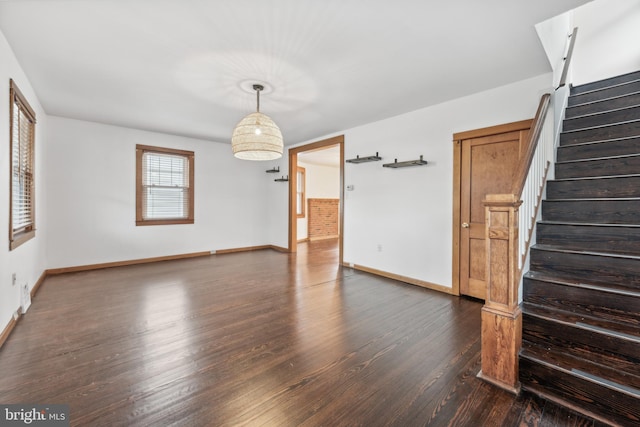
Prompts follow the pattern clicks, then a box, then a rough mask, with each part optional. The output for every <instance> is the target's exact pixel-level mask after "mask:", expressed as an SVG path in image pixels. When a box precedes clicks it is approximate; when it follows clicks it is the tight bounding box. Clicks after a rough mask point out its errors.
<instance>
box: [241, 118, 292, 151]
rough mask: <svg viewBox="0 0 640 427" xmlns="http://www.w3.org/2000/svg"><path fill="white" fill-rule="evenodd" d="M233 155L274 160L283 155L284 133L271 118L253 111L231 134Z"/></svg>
mask: <svg viewBox="0 0 640 427" xmlns="http://www.w3.org/2000/svg"><path fill="white" fill-rule="evenodd" d="M231 148H232V149H233V155H234V156H236V157H237V158H239V159H243V160H273V159H279V158H280V157H282V150H283V143H282V133H281V132H280V128H278V125H276V124H275V123H274V121H273V120H271V118H270V117H269V116H267V115H265V114H262V113H251V114H249V115H248V116H246V117H245V118H244V119H242V120H240V123H238V124H237V125H236V128H235V129H234V130H233V135H232V136H231Z"/></svg>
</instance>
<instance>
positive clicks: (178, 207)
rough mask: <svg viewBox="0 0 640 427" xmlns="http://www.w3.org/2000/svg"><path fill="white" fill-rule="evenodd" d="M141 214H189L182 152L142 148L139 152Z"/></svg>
mask: <svg viewBox="0 0 640 427" xmlns="http://www.w3.org/2000/svg"><path fill="white" fill-rule="evenodd" d="M142 188H143V197H142V218H143V219H144V220H154V219H160V220H161V219H186V218H188V217H189V206H190V203H191V201H190V200H189V195H190V191H189V159H188V157H186V156H182V155H173V154H165V153H154V152H145V153H143V155H142Z"/></svg>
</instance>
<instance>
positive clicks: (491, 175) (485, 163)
mask: <svg viewBox="0 0 640 427" xmlns="http://www.w3.org/2000/svg"><path fill="white" fill-rule="evenodd" d="M523 123H524V125H526V127H525V128H524V129H516V130H510V128H509V127H506V128H505V127H504V126H509V125H503V126H498V127H494V128H490V129H493V131H491V130H490V129H484V131H487V132H490V133H489V134H485V135H483V134H482V133H483V132H480V131H483V130H479V131H472V132H465V133H464V134H458V135H459V136H468V137H466V138H462V139H458V140H457V143H458V144H459V147H460V148H459V154H460V158H459V174H460V175H459V176H460V178H459V179H460V189H459V197H460V199H459V207H460V209H459V213H458V215H455V216H457V217H458V221H459V224H458V227H459V230H458V233H455V234H458V236H459V260H458V263H457V264H458V266H459V292H460V294H462V295H469V296H472V297H475V298H481V299H485V297H486V289H487V286H486V281H485V273H486V255H485V252H486V243H485V209H484V205H483V203H482V201H483V200H484V198H485V196H486V195H487V194H504V193H510V192H511V187H512V185H513V175H514V172H515V170H516V167H517V165H518V160H519V158H520V157H521V155H522V153H523V152H524V150H525V146H524V145H525V144H526V137H527V134H528V129H529V126H530V121H529V120H527V121H525V122H518V124H519V126H515V127H516V128H517V127H523ZM511 125H515V124H511ZM504 129H507V131H504V132H501V133H491V132H495V131H496V130H504ZM474 132H475V133H474ZM465 134H466V135H465ZM454 227H455V224H454Z"/></svg>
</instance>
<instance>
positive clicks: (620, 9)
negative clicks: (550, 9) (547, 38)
mask: <svg viewBox="0 0 640 427" xmlns="http://www.w3.org/2000/svg"><path fill="white" fill-rule="evenodd" d="M573 15H574V23H575V25H576V26H577V27H578V28H579V30H578V38H577V39H576V47H575V50H574V56H573V61H572V68H573V80H572V82H573V84H574V85H579V84H583V83H589V82H592V81H596V80H600V79H604V78H607V77H612V76H616V75H619V74H624V73H630V72H633V71H638V70H640V47H639V46H640V0H596V1H593V2H590V3H587V4H585V5H584V6H581V7H579V8H577V9H575V10H574V11H573Z"/></svg>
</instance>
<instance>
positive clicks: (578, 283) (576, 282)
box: [524, 271, 640, 299]
mask: <svg viewBox="0 0 640 427" xmlns="http://www.w3.org/2000/svg"><path fill="white" fill-rule="evenodd" d="M524 277H526V278H531V279H534V280H540V281H545V282H552V283H558V284H561V285H565V286H573V287H580V288H586V289H593V290H596V291H600V292H610V293H615V294H619V295H624V296H628V297H633V298H639V299H640V291H634V290H633V289H629V288H625V287H621V286H617V285H614V284H606V285H603V284H602V283H588V282H585V281H584V280H580V279H572V278H567V277H558V276H553V275H550V274H545V273H540V272H538V271H528V272H527V273H526V274H525V275H524Z"/></svg>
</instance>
